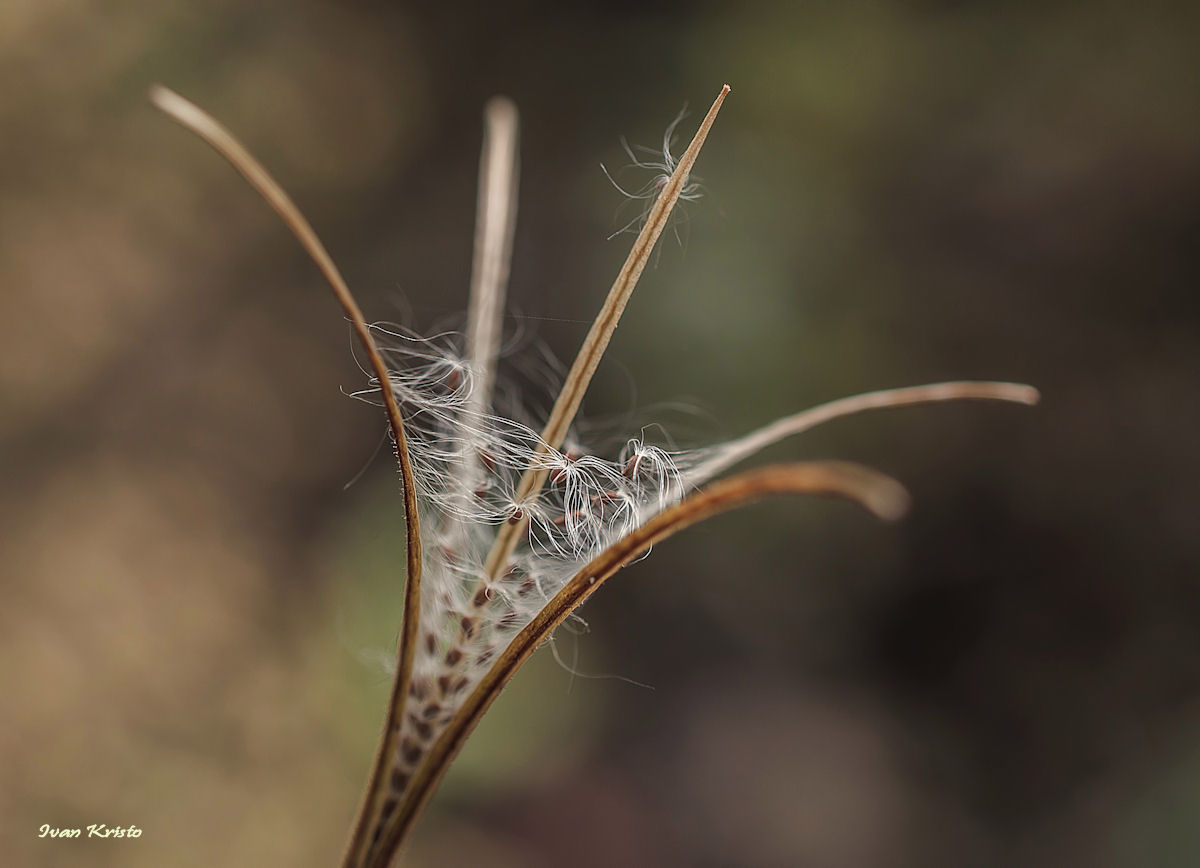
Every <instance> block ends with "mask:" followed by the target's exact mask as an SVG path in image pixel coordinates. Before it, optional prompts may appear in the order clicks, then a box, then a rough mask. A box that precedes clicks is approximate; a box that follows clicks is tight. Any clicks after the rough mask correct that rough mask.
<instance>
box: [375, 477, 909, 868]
mask: <svg viewBox="0 0 1200 868" xmlns="http://www.w3.org/2000/svg"><path fill="white" fill-rule="evenodd" d="M784 494H817V495H830V496H834V497H843V498H847V499H849V500H852V501H855V502H857V503H859V504H861V505H862V506H863V507H865V508H866V509H868V510H870V511H871V512H873V513H874V514H875V515H877V516H878V517H880V518H882V519H884V520H889V521H890V520H894V519H897V518H899V517H900V516H901V515H903V514H904V512H905V510H906V509H907V507H908V494H907V493H906V492H905V490H904V488H903V486H901V485H900V483H898V482H896V481H895V480H894V479H892V478H891V477H888V476H885V475H884V474H882V473H879V472H877V471H874V470H871V469H869V468H866V467H862V466H861V465H858V464H852V463H849V462H839V461H815V462H804V463H794V464H779V465H773V466H768V467H762V468H758V469H755V470H749V471H746V472H745V473H740V474H738V475H736V476H731V477H729V478H727V479H722V480H720V481H719V482H714V483H713V484H711V485H709V486H708V487H706V488H704V489H702V490H700V491H697V492H695V493H694V494H692V495H691V496H689V497H687V498H685V499H684V500H682V501H680V502H679V503H677V504H676V505H675V506H672V507H670V508H668V509H666V510H664V511H663V512H661V513H659V514H658V515H656V516H655V517H654V518H652V519H650V520H649V521H647V522H646V523H645V524H644V525H642V526H641V527H639V528H638V529H637V530H635V531H633V532H632V533H630V534H629V535H627V536H625V537H623V538H621V539H620V540H618V541H617V542H615V543H613V544H612V545H611V546H609V547H608V548H607V549H605V550H604V552H602V553H601V554H600V555H599V556H597V557H596V558H595V559H593V560H592V561H591V562H590V563H589V564H588V565H587V566H585V567H584V568H583V569H582V570H580V571H579V572H578V573H577V574H576V575H575V576H574V578H572V579H571V580H570V581H568V582H567V584H566V585H565V586H564V587H563V588H562V590H560V591H559V592H558V593H557V594H556V595H555V596H554V597H553V599H551V600H550V602H548V603H547V604H546V605H545V607H543V609H542V610H541V612H539V613H538V615H537V616H536V617H535V618H534V619H533V620H532V621H530V623H529V624H527V625H526V626H525V628H524V629H523V630H521V632H520V633H518V634H517V635H516V637H515V638H514V639H513V640H512V642H511V643H510V644H509V645H508V647H507V648H505V650H504V652H503V653H502V654H501V655H500V656H499V657H498V658H497V660H496V662H495V663H494V664H493V665H492V667H491V669H490V670H489V671H488V672H487V674H486V675H485V676H484V677H483V679H482V680H481V681H480V682H479V684H478V685H477V686H476V688H475V690H474V691H472V693H471V695H470V696H469V697H468V698H467V700H466V701H465V702H464V703H463V705H462V706H461V707H460V708H459V710H458V712H457V713H456V714H455V715H454V717H453V718H452V719H451V720H450V722H449V723H448V724H447V725H446V728H445V729H444V730H443V731H442V734H441V735H440V736H439V737H438V739H437V741H436V742H435V743H434V745H433V747H432V748H430V751H429V753H428V754H427V755H426V757H425V759H424V760H423V761H422V763H421V765H420V767H419V768H418V769H417V771H416V773H415V775H414V776H413V779H412V781H411V782H410V784H409V787H408V789H407V790H406V792H405V796H404V799H403V800H402V801H401V803H400V806H399V807H398V808H397V810H396V812H395V814H393V815H392V818H391V819H390V820H389V822H388V824H387V826H386V828H385V829H384V832H383V835H382V837H381V838H380V841H379V847H378V848H377V849H376V851H375V854H376V856H377V857H378V858H377V859H375V860H374V861H372V862H370V863H368V868H385V866H386V865H388V863H389V860H390V859H391V858H392V856H393V854H396V853H398V852H399V850H400V848H401V847H403V846H404V843H405V841H406V840H407V838H408V835H409V834H410V833H411V832H412V829H413V826H414V824H415V822H416V820H417V818H418V817H419V816H420V813H421V811H422V810H423V809H424V807H425V806H426V804H428V802H429V800H430V798H431V797H432V796H433V793H434V791H435V790H436V789H437V786H438V784H439V783H440V782H441V779H442V777H443V776H444V775H445V773H446V770H447V769H448V768H449V766H450V763H451V762H452V761H453V759H454V757H455V756H456V755H457V754H458V752H459V750H461V749H462V746H463V744H464V742H465V741H466V739H467V737H468V736H469V735H470V734H471V732H472V730H474V728H475V726H476V724H478V723H479V720H480V718H482V717H483V714H484V712H486V711H487V710H488V707H489V706H491V704H492V702H494V701H495V699H496V697H497V696H499V694H500V691H501V690H503V689H504V686H505V685H506V684H508V682H509V681H510V680H511V679H512V677H513V675H514V674H516V671H517V670H518V669H519V668H520V667H521V665H522V664H523V663H525V661H526V660H528V659H529V657H530V656H531V655H532V654H533V652H534V651H535V650H537V648H538V646H539V645H540V644H541V643H542V642H544V641H546V639H548V638H549V636H550V634H551V633H552V632H553V631H554V629H555V628H556V627H558V626H559V625H560V624H561V623H562V622H563V621H565V620H566V619H567V617H568V616H569V615H570V614H571V613H572V612H573V611H575V610H576V609H577V608H579V607H580V606H581V605H583V603H584V602H586V601H587V599H588V598H589V597H591V595H592V594H594V593H595V592H596V591H598V590H599V589H600V586H601V585H603V584H604V583H605V581H607V580H608V579H609V578H610V577H611V576H613V575H614V574H615V573H616V572H617V571H618V570H620V569H621V568H622V567H624V566H625V565H627V564H629V563H630V562H631V561H633V560H635V559H636V558H638V557H639V556H640V555H641V554H643V553H644V552H645V551H646V550H648V549H649V548H650V547H651V546H653V545H654V544H656V543H658V542H660V541H662V540H664V539H666V538H667V537H669V536H672V535H673V534H675V533H676V532H678V531H680V530H683V529H684V528H685V527H688V526H690V525H693V524H696V523H697V522H700V521H703V520H705V519H707V518H710V517H712V516H714V515H717V514H719V513H722V512H727V511H729V510H732V509H736V508H737V507H739V506H744V505H746V504H748V503H751V502H753V501H756V500H761V499H762V498H764V497H768V496H771V495H784Z"/></svg>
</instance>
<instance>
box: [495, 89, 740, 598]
mask: <svg viewBox="0 0 1200 868" xmlns="http://www.w3.org/2000/svg"><path fill="white" fill-rule="evenodd" d="M728 94H729V85H725V86H723V87H722V88H721V92H720V93H719V94H717V98H716V100H714V101H713V104H712V107H711V108H710V109H709V110H708V114H706V115H705V116H704V120H702V121H701V122H700V128H699V129H698V130H697V131H696V135H695V136H694V137H693V138H692V142H691V144H689V145H688V146H687V150H685V151H684V152H683V156H681V157H680V158H679V164H678V165H677V166H676V167H675V171H674V172H672V173H671V177H670V178H669V179H668V180H667V183H666V184H665V185H664V186H663V189H662V192H661V193H659V195H658V199H656V200H655V202H654V206H653V207H652V208H651V209H650V214H649V215H648V216H647V218H646V223H645V225H644V226H642V230H641V232H639V233H638V236H637V238H636V239H635V240H634V242H633V246H632V247H631V248H630V250H629V256H628V257H626V259H625V264H624V265H623V266H622V267H621V271H620V273H619V274H617V279H616V280H614V281H613V285H612V288H611V289H609V291H608V297H607V298H606V299H605V300H604V306H603V307H602V308H601V309H600V313H599V314H598V315H597V316H596V319H595V321H594V322H593V323H592V327H591V329H590V330H589V331H588V334H587V337H586V338H584V341H583V346H582V347H580V349H579V354H578V355H577V356H576V357H575V362H574V364H572V365H571V370H570V371H569V372H568V374H567V379H566V381H565V382H564V383H563V387H562V390H561V391H560V392H559V394H558V398H557V400H556V401H555V402H554V407H553V409H552V410H551V411H550V418H549V420H548V421H547V422H546V427H545V428H544V429H543V430H542V444H541V451H542V452H543V453H545V452H549V451H550V450H551V449H557V448H558V447H559V446H560V445H561V444H562V442H563V439H564V438H565V437H566V436H567V430H568V429H569V428H570V427H571V423H572V422H573V421H574V419H575V414H576V413H577V412H578V411H579V405H580V403H582V401H583V396H584V393H586V392H587V388H588V385H589V384H590V383H591V381H592V375H593V374H595V373H596V368H597V366H598V365H599V364H600V359H601V357H602V356H603V355H604V351H605V350H606V349H607V348H608V342H609V340H611V338H612V334H613V332H614V331H616V329H617V324H618V323H619V322H620V320H621V314H622V313H623V312H624V310H625V305H626V304H628V302H629V297H630V296H631V295H633V290H634V289H635V288H636V287H637V282H638V279H639V278H640V277H641V276H642V271H643V270H644V269H645V267H646V262H647V261H648V260H649V259H650V254H651V253H652V252H653V250H654V244H655V242H657V241H658V236H659V235H661V234H662V231H663V227H664V226H666V225H667V219H668V218H669V217H670V216H671V211H672V209H674V207H675V203H676V202H677V201H679V194H680V193H681V192H682V191H683V188H684V187H685V186H686V185H687V179H688V175H689V174H690V173H691V171H692V166H694V165H695V163H696V158H697V157H698V156H700V148H701V147H703V145H704V140H705V139H706V138H707V137H708V132H709V130H711V129H712V125H713V123H714V122H715V121H716V119H717V113H718V112H719V111H720V110H721V104H722V103H724V102H725V97H726V96H727V95H728ZM548 475H549V471H548V470H546V469H544V468H540V467H537V466H530V468H529V469H528V470H527V471H526V472H525V474H524V476H522V477H521V483H520V485H519V486H518V488H517V496H516V498H515V499H516V502H517V503H518V504H521V503H524V502H525V501H527V500H529V499H531V498H534V497H537V494H538V492H539V491H541V489H542V486H543V485H544V484H545V482H546V477H547V476H548ZM528 522H529V519H528V517H525V518H523V519H522V520H520V521H517V522H514V523H513V524H511V525H507V526H505V527H503V528H501V529H500V533H499V534H497V535H496V542H495V543H494V544H493V546H492V550H491V552H490V554H489V555H488V560H487V564H486V566H485V570H486V572H487V574H488V575H489V576H492V577H493V578H494V577H495V576H497V575H499V573H500V571H501V570H502V569H503V568H504V565H505V563H507V561H508V559H509V557H511V556H512V553H513V549H514V548H516V545H517V541H518V540H519V539H520V535H521V533H522V532H523V531H524V529H525V527H526V526H527V525H528Z"/></svg>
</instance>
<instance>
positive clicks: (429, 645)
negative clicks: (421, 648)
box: [425, 633, 437, 654]
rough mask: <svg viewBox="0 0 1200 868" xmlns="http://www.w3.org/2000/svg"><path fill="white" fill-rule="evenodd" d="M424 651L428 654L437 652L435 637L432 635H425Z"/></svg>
mask: <svg viewBox="0 0 1200 868" xmlns="http://www.w3.org/2000/svg"><path fill="white" fill-rule="evenodd" d="M425 650H427V651H428V652H429V653H430V654H432V653H433V652H434V651H436V650H437V637H436V636H434V635H433V634H432V633H426V634H425Z"/></svg>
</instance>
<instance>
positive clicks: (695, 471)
mask: <svg viewBox="0 0 1200 868" xmlns="http://www.w3.org/2000/svg"><path fill="white" fill-rule="evenodd" d="M1040 397H1041V396H1040V395H1039V393H1038V390H1037V389H1035V388H1034V387H1033V386H1026V385H1025V384H1023V383H1002V382H992V381H987V380H981V381H971V380H958V381H955V382H950V383H930V384H928V385H924V386H909V387H906V388H903V389H883V390H880V391H878V392H864V393H863V394H861V395H852V396H851V397H849V398H839V399H838V400H836V401H830V402H829V403H827V404H819V405H818V406H816V407H811V408H809V409H808V410H802V411H801V412H799V413H795V414H793V415H791V416H785V417H784V418H782V419H779V420H777V421H775V422H772V423H771V424H770V425H766V426H764V427H762V428H759V429H758V430H757V431H752V432H751V433H749V434H747V435H745V436H744V437H740V438H738V439H737V440H734V441H732V442H730V443H726V444H725V445H724V446H722V447H721V448H720V450H719V451H718V452H717V454H716V455H715V456H714V457H712V458H710V459H709V460H707V461H703V462H701V463H700V464H697V465H696V466H695V467H693V468H692V469H691V470H689V471H688V472H687V474H685V478H686V479H688V480H694V481H696V482H702V481H704V480H706V479H712V478H713V477H714V476H716V475H717V474H718V473H721V472H723V471H725V470H728V469H729V468H730V467H732V466H734V465H735V464H738V463H739V462H741V461H743V460H744V459H746V458H749V457H750V456H751V455H754V454H755V453H757V452H761V451H762V450H763V449H766V448H767V447H768V446H770V445H771V444H773V443H776V442H778V441H780V440H783V439H785V438H787V437H791V436H793V435H796V434H799V433H801V432H803V431H807V430H809V429H810V428H815V427H816V426H817V425H823V424H825V423H826V422H831V421H833V420H834V419H840V418H842V417H843V416H852V415H854V414H855V413H862V412H864V411H865V410H879V409H885V408H891V407H907V406H910V405H912V404H932V403H937V402H939V401H963V400H974V399H978V400H991V401H1012V402H1013V403H1016V404H1026V405H1032V404H1036V403H1037V402H1038V400H1039V399H1040Z"/></svg>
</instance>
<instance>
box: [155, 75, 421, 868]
mask: <svg viewBox="0 0 1200 868" xmlns="http://www.w3.org/2000/svg"><path fill="white" fill-rule="evenodd" d="M150 101H151V102H152V103H153V104H154V105H155V106H156V107H157V108H159V109H160V110H161V111H163V112H164V113H165V114H167V115H168V116H169V117H170V118H172V119H173V120H174V121H176V122H177V123H179V124H180V125H181V126H183V127H184V128H186V129H188V130H190V131H191V132H193V133H195V134H196V135H197V136H199V137H200V138H201V139H203V140H204V141H205V142H207V143H208V144H209V145H211V146H212V147H213V148H214V149H215V150H216V151H217V153H219V154H220V155H221V156H222V157H224V158H225V159H226V160H228V161H229V162H230V163H231V164H232V165H233V167H234V168H235V169H237V170H238V172H240V173H241V174H242V176H243V177H244V178H245V179H246V180H247V181H248V182H249V183H250V186H252V187H253V188H254V189H255V190H256V191H258V194H259V195H260V196H262V197H263V199H265V200H266V202H267V204H269V205H270V206H271V207H272V208H273V209H274V210H275V213H276V214H278V215H279V216H280V218H281V219H282V220H283V222H284V224H285V225H286V226H287V227H288V229H290V230H291V232H292V234H293V235H295V236H296V239H297V240H298V241H299V242H300V244H301V246H302V247H303V248H304V250H305V251H306V252H307V253H308V255H309V256H310V257H311V258H312V260H313V261H314V262H315V263H316V264H317V267H318V268H319V269H320V270H321V273H322V274H323V275H324V277H325V280H326V281H327V282H328V283H329V285H330V287H331V288H332V289H333V294H334V296H335V297H336V298H337V300H338V302H339V303H340V304H341V306H342V310H344V311H345V313H346V316H347V317H348V318H349V319H350V323H351V326H352V327H353V329H354V333H355V335H356V336H357V338H358V340H359V343H361V344H362V347H363V350H364V351H365V352H366V354H367V359H368V361H369V363H370V365H371V370H372V371H373V372H374V374H375V378H376V379H377V380H378V381H379V384H380V387H381V389H380V391H381V392H382V393H383V404H384V408H385V410H386V412H387V418H388V423H389V425H390V427H391V430H392V440H393V443H394V444H395V449H396V460H397V462H398V464H399V467H400V479H401V485H402V487H403V489H404V525H405V538H406V543H407V545H406V548H407V562H408V575H407V577H406V582H405V588H404V613H403V620H402V625H401V630H400V647H399V649H398V652H397V664H396V680H395V682H394V683H393V685H392V696H391V700H390V703H389V714H388V715H387V717H386V719H385V721H384V730H383V736H382V737H381V739H380V749H379V754H378V755H377V756H376V761H375V765H374V767H373V771H372V776H371V780H370V782H369V783H368V786H367V790H366V793H365V795H364V799H363V804H362V806H361V807H360V809H359V819H358V821H357V822H356V824H355V829H354V832H353V835H352V838H351V842H350V845H349V849H348V852H360V851H361V850H363V849H365V847H366V845H367V844H368V843H369V839H368V838H367V830H368V829H370V828H371V827H372V826H373V825H374V821H373V817H375V816H377V815H378V813H379V809H380V804H379V802H380V798H379V796H380V793H381V792H382V789H383V788H382V787H381V786H380V784H381V782H382V781H381V779H382V775H383V773H384V769H385V768H386V764H387V758H388V757H390V756H391V754H392V753H394V752H395V739H396V732H397V730H398V724H399V722H400V721H402V720H403V719H404V717H403V715H404V703H405V698H406V697H407V696H408V685H409V682H410V681H411V678H412V665H413V656H414V651H415V647H416V637H417V618H418V616H419V613H420V611H421V605H420V593H421V530H420V522H419V519H418V517H417V500H416V486H415V485H414V482H413V474H412V466H411V465H410V463H409V460H408V447H407V445H406V443H405V439H404V420H403V417H402V416H401V414H400V406H399V404H398V403H397V402H396V396H395V394H394V393H393V392H392V390H391V389H390V388H388V370H387V366H386V365H385V364H384V361H383V357H382V356H381V355H380V354H379V348H378V347H377V346H376V345H375V341H374V339H373V338H372V337H371V331H370V329H369V328H368V326H367V322H366V319H365V318H364V317H363V314H362V310H361V309H360V308H359V306H358V303H357V302H356V301H355V300H354V296H353V295H352V294H351V292H350V288H349V287H348V286H347V285H346V281H345V280H343V278H342V275H341V273H340V272H339V271H338V268H337V266H336V265H334V262H333V259H332V258H331V257H330V256H329V253H328V251H326V249H325V246H324V245H323V244H322V243H321V240H320V239H319V238H318V237H317V234H316V232H314V231H313V228H312V226H311V225H310V224H309V222H308V220H306V219H305V217H304V215H303V214H301V213H300V209H299V208H297V207H296V205H295V203H294V202H292V200H291V198H290V197H289V196H288V195H287V193H285V192H284V191H283V188H282V187H280V186H279V184H278V183H276V181H275V179H274V178H272V177H271V175H270V174H269V173H268V172H267V170H266V169H265V168H263V166H262V165H261V164H260V163H259V162H258V161H257V160H256V159H255V158H254V157H253V156H251V154H250V153H249V151H247V150H246V149H245V148H244V147H243V146H242V144H241V143H240V142H238V140H237V139H236V138H234V137H233V135H232V134H231V133H230V132H229V131H228V130H226V129H225V128H224V127H223V126H222V125H221V124H219V123H218V122H217V121H216V120H215V119H213V118H212V117H211V116H210V115H209V114H208V113H207V112H205V111H204V110H202V109H201V108H199V107H198V106H196V105H194V104H193V103H191V102H189V101H188V100H186V99H184V98H183V97H182V96H180V95H179V94H177V93H175V92H174V91H172V90H169V89H168V88H165V87H162V86H161V85H156V86H154V87H153V88H151V90H150Z"/></svg>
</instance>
